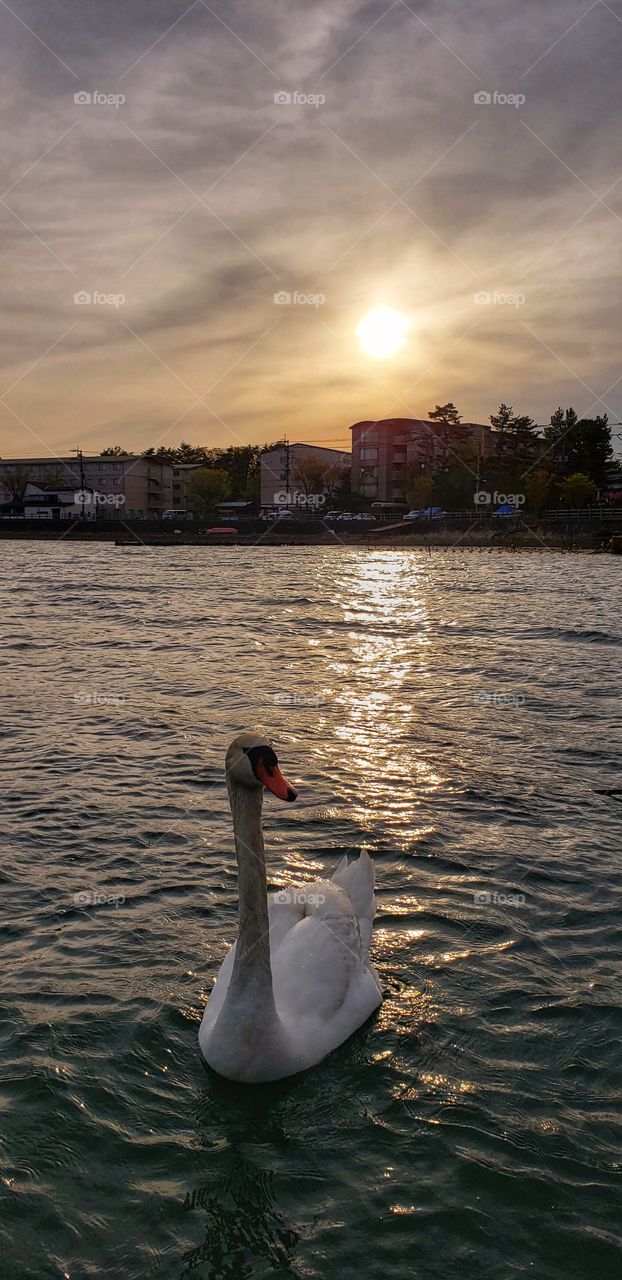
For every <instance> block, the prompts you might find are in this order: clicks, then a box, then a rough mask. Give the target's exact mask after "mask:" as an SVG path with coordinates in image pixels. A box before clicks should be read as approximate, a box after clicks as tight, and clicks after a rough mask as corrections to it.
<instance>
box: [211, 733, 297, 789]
mask: <svg viewBox="0 0 622 1280" xmlns="http://www.w3.org/2000/svg"><path fill="white" fill-rule="evenodd" d="M225 769H226V771H227V779H228V781H229V783H230V784H232V785H233V786H238V787H248V788H249V789H251V790H255V791H256V790H257V789H258V788H260V787H267V788H268V791H271V792H272V794H273V795H275V796H278V798H279V800H295V799H296V796H297V795H298V792H297V791H296V789H295V787H292V786H291V785H290V783H289V782H288V781H287V778H284V777H283V774H282V773H281V770H280V769H279V762H278V760H277V758H276V752H275V750H274V747H273V746H272V743H271V742H270V741H269V739H268V738H267V737H266V734H265V733H264V732H263V730H262V729H245V730H244V732H243V733H239V734H238V736H237V738H234V739H233V742H232V743H230V745H229V750H228V751H227V754H226V756H225Z"/></svg>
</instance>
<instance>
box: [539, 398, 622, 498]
mask: <svg viewBox="0 0 622 1280" xmlns="http://www.w3.org/2000/svg"><path fill="white" fill-rule="evenodd" d="M544 437H545V440H546V441H547V442H548V444H549V449H550V456H551V457H552V459H553V461H554V462H555V465H556V467H557V468H558V470H559V471H560V473H561V474H562V475H567V476H570V475H573V474H576V473H581V474H583V475H587V476H588V478H589V479H590V480H592V481H593V482H594V484H596V485H600V484H603V483H604V481H605V479H606V474H607V468H608V466H609V463H610V460H611V458H612V456H613V451H612V448H611V430H610V427H609V420H608V418H607V414H606V413H605V414H603V415H602V416H597V417H596V418H581V419H580V420H579V418H578V417H577V415H576V413H575V411H574V409H572V408H571V409H566V410H565V411H564V410H563V409H562V408H561V406H560V407H559V408H558V409H556V410H555V413H554V414H552V415H551V423H550V426H548V427H545V428H544Z"/></svg>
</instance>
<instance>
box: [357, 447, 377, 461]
mask: <svg viewBox="0 0 622 1280" xmlns="http://www.w3.org/2000/svg"><path fill="white" fill-rule="evenodd" d="M377 457H378V450H377V449H367V448H365V449H361V461H362V462H363V461H365V459H368V460H370V459H373V460H374V461H375V460H376V458H377Z"/></svg>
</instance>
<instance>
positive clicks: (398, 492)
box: [350, 418, 494, 502]
mask: <svg viewBox="0 0 622 1280" xmlns="http://www.w3.org/2000/svg"><path fill="white" fill-rule="evenodd" d="M350 430H351V432H352V492H353V493H359V494H360V495H361V497H363V498H369V499H372V500H374V501H376V502H404V501H405V500H406V475H407V468H408V467H409V466H410V465H411V464H419V465H422V466H423V467H424V468H425V469H428V468H430V469H431V468H432V467H433V466H434V465H435V464H437V463H438V462H439V461H440V460H441V459H442V458H443V456H446V454H447V451H448V449H450V448H451V444H452V441H453V440H454V439H455V440H456V441H459V440H460V439H462V440H464V438H465V436H468V438H469V439H470V440H471V441H472V443H473V444H474V446H475V447H476V449H477V450H478V452H479V453H480V455H481V457H482V458H486V457H489V456H490V454H491V453H493V452H494V440H493V434H494V433H493V431H492V430H491V428H490V427H487V426H485V425H484V424H483V423H481V422H461V423H460V425H459V426H457V427H449V428H445V427H442V426H439V424H438V423H437V422H430V421H428V420H427V419H425V418H382V419H379V420H378V421H376V422H372V421H368V422H355V424H354V426H352V427H351V428H350Z"/></svg>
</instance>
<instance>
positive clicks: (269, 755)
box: [243, 742, 279, 777]
mask: <svg viewBox="0 0 622 1280" xmlns="http://www.w3.org/2000/svg"><path fill="white" fill-rule="evenodd" d="M243 750H244V753H245V755H247V756H248V758H249V760H250V765H251V769H252V770H253V773H254V774H255V777H257V765H258V764H259V762H260V761H261V763H262V764H263V765H265V767H266V769H267V770H268V774H269V776H270V777H272V773H273V770H274V769H276V768H277V766H278V763H279V762H278V759H277V754H276V751H273V749H272V747H269V746H268V744H267V742H260V743H259V744H258V746H256V747H244V748H243Z"/></svg>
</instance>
